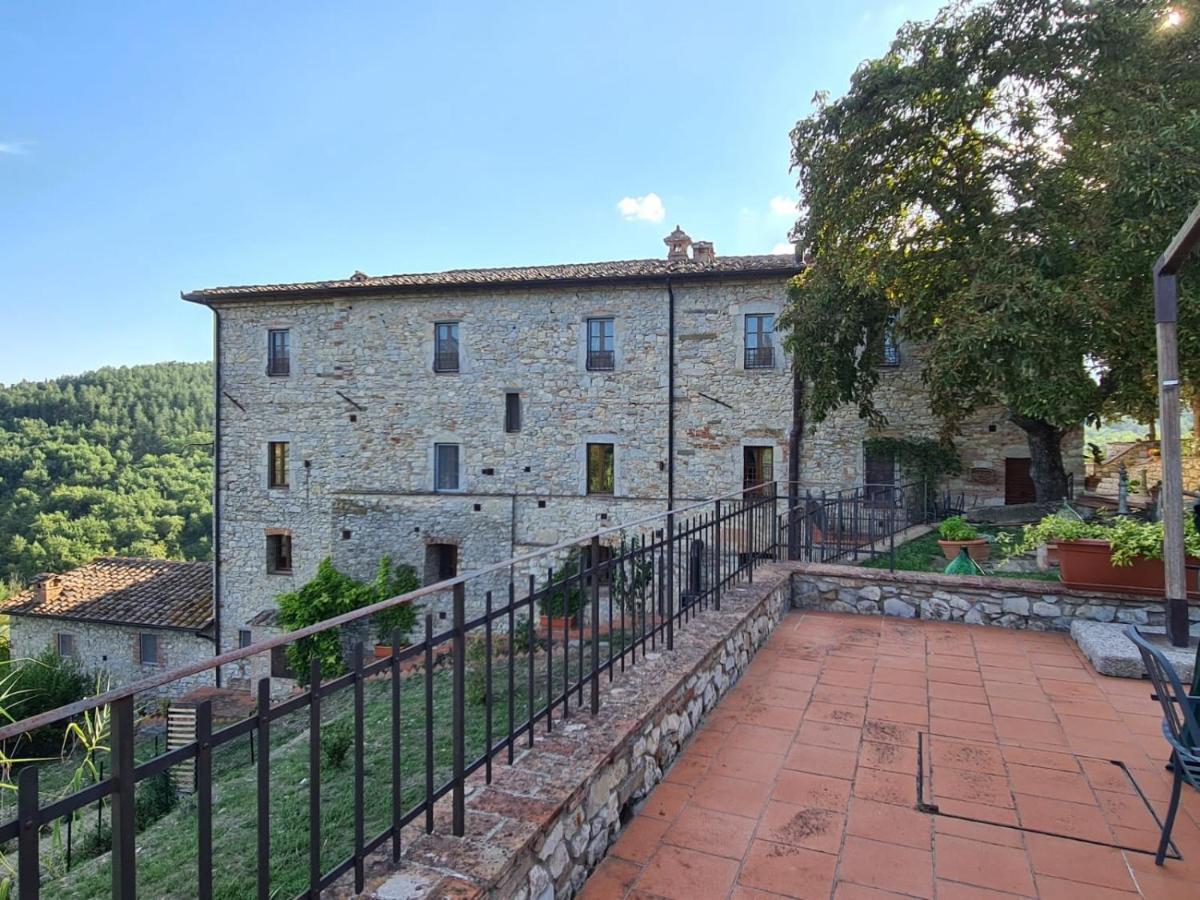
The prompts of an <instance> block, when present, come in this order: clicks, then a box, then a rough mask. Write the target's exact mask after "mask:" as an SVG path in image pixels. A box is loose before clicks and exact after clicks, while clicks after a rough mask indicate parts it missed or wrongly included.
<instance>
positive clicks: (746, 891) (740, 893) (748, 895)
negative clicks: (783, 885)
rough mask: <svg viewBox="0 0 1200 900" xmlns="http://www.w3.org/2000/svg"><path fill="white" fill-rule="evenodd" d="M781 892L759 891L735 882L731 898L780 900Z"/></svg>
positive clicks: (738, 899)
mask: <svg viewBox="0 0 1200 900" xmlns="http://www.w3.org/2000/svg"><path fill="white" fill-rule="evenodd" d="M780 896H781V895H780V894H771V893H768V892H767V891H759V890H756V889H754V888H748V887H746V886H745V885H741V884H735V885H734V886H733V893H732V894H730V895H729V900H779V897H780Z"/></svg>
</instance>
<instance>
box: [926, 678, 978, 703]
mask: <svg viewBox="0 0 1200 900" xmlns="http://www.w3.org/2000/svg"><path fill="white" fill-rule="evenodd" d="M928 693H929V696H930V698H931V699H936V700H955V701H958V702H959V703H987V702H988V695H987V691H985V690H984V689H983V688H981V687H974V686H972V685H966V684H952V683H949V682H945V681H931V682H929V689H928Z"/></svg>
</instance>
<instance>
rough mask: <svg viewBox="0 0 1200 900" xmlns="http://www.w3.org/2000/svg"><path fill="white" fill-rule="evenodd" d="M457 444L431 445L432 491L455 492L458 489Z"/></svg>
mask: <svg viewBox="0 0 1200 900" xmlns="http://www.w3.org/2000/svg"><path fill="white" fill-rule="evenodd" d="M458 449H459V448H458V444H434V445H433V489H434V490H435V491H457V490H458V489H459V471H458Z"/></svg>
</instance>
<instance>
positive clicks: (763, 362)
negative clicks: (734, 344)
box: [745, 314, 775, 369]
mask: <svg viewBox="0 0 1200 900" xmlns="http://www.w3.org/2000/svg"><path fill="white" fill-rule="evenodd" d="M774 334H775V317H774V316H773V315H766V314H764V315H749V316H746V337H745V342H746V368H747V369H773V368H775V339H774Z"/></svg>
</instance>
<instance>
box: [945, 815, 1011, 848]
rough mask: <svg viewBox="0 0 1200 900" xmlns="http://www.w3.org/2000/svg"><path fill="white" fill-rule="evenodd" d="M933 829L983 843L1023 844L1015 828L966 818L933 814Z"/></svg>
mask: <svg viewBox="0 0 1200 900" xmlns="http://www.w3.org/2000/svg"><path fill="white" fill-rule="evenodd" d="M932 818H933V829H934V831H935V832H937V833H938V834H949V835H955V836H956V837H961V838H967V839H969V840H972V841H979V842H980V843H984V844H999V845H1000V846H1002V847H1016V848H1017V849H1020V848H1022V847H1024V846H1025V844H1024V842H1023V840H1022V838H1021V832H1020V831H1018V830H1017V829H1015V828H1001V827H999V826H996V825H985V824H983V823H982V822H974V821H970V820H968V819H955V818H953V817H951V816H933V817H932Z"/></svg>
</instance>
